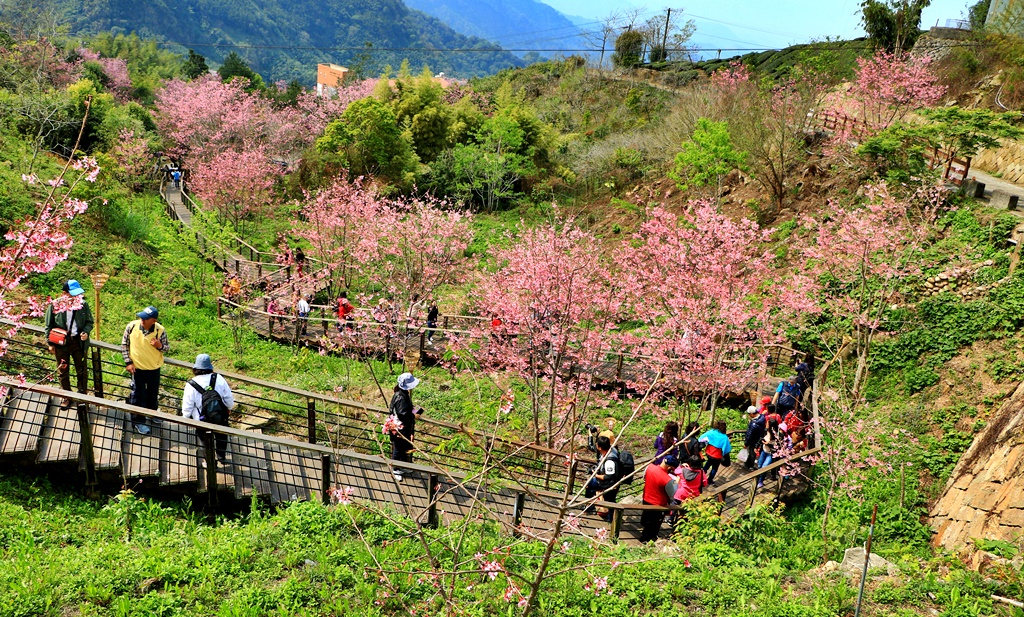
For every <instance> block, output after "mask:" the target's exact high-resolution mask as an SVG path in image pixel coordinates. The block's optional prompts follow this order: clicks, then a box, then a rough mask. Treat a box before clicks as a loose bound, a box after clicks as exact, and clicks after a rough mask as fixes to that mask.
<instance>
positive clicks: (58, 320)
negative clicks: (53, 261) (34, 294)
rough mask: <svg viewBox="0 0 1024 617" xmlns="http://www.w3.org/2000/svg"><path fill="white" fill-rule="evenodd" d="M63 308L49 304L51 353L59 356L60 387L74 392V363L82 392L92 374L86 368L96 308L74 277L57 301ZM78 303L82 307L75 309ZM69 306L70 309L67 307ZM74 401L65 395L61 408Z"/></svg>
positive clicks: (47, 319)
mask: <svg viewBox="0 0 1024 617" xmlns="http://www.w3.org/2000/svg"><path fill="white" fill-rule="evenodd" d="M57 304H59V305H61V307H62V308H60V309H55V308H54V303H50V305H49V306H47V307H46V315H45V317H44V319H45V322H46V341H47V343H48V345H49V349H50V353H52V354H53V355H54V357H55V358H56V359H57V374H58V376H59V379H60V387H61V388H62V389H64V390H67V391H68V392H70V391H71V364H72V363H74V365H75V377H76V379H77V380H78V393H79V394H86V393H87V391H88V383H89V375H88V373H87V371H86V365H85V354H86V351H87V350H88V348H89V332H90V331H91V330H92V327H93V323H94V322H93V318H92V311H90V310H89V304H88V303H87V302H86V301H85V290H84V289H82V286H81V285H80V284H79V282H78V281H76V280H74V279H72V280H70V281H67V282H66V283H64V295H63V296H62V298H61V299H60V300H59V301H57ZM75 305H78V308H72V307H74V306H75ZM63 307H68V308H63ZM70 406H71V401H70V400H69V399H68V398H67V397H64V398H62V399H61V400H60V408H61V409H67V408H68V407H70Z"/></svg>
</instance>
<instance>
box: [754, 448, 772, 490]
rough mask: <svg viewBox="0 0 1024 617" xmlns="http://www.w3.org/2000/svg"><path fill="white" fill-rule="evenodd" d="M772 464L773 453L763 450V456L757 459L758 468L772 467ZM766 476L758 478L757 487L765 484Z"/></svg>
mask: <svg viewBox="0 0 1024 617" xmlns="http://www.w3.org/2000/svg"><path fill="white" fill-rule="evenodd" d="M771 464H772V453H771V452H765V451H764V449H762V450H761V455H760V456H758V457H757V468H758V469H761V468H762V467H767V466H768V465H771ZM765 475H767V474H761V475H760V476H758V478H757V485H758V486H761V485H762V484H764V477H765Z"/></svg>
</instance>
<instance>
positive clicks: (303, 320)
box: [295, 294, 309, 335]
mask: <svg viewBox="0 0 1024 617" xmlns="http://www.w3.org/2000/svg"><path fill="white" fill-rule="evenodd" d="M295 314H296V315H297V316H298V318H299V334H303V335H304V334H306V327H307V326H308V325H309V302H306V298H304V297H303V296H302V295H298V294H297V295H296V296H295Z"/></svg>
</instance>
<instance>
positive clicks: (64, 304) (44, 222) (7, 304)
mask: <svg viewBox="0 0 1024 617" xmlns="http://www.w3.org/2000/svg"><path fill="white" fill-rule="evenodd" d="M86 115H87V116H88V114H86ZM82 126H83V127H84V126H85V121H84V120H83V122H82ZM76 145H77V144H76ZM99 172H100V168H99V166H98V165H97V164H96V161H95V160H94V159H91V158H88V157H82V158H77V159H71V160H68V161H67V163H66V164H65V165H64V168H63V169H62V170H61V173H60V174H59V175H58V176H57V177H56V178H52V179H50V180H47V181H45V182H43V181H41V180H40V178H38V177H37V176H35V175H33V174H26V175H23V176H22V180H24V181H25V182H26V183H28V184H29V185H32V186H43V185H46V186H48V188H46V189H45V190H44V193H43V195H44V197H43V199H42V201H40V202H39V203H38V204H37V208H36V212H35V214H34V215H32V216H30V217H28V218H26V219H24V220H20V221H15V222H14V224H13V225H11V227H10V229H9V230H8V231H7V232H6V233H5V234H4V240H5V241H6V242H5V244H4V245H3V246H2V247H0V317H3V318H4V319H7V320H10V321H11V322H13V323H14V325H13V326H12V327H11V328H10V329H9V331H8V333H7V337H12V336H13V335H14V332H15V331H16V330H17V329H18V327H19V326H20V325H21V324H22V323H23V322H24V320H25V319H26V318H28V317H39V316H41V315H42V314H43V312H44V310H45V308H46V304H47V302H46V301H41V300H39V299H38V298H37V297H35V296H31V295H30V296H28V298H26V299H25V300H24V301H19V300H16V299H14V298H13V297H12V295H14V293H15V291H16V290H17V288H18V287H19V286H20V285H21V283H22V282H23V281H24V280H25V278H26V277H29V276H31V275H33V274H45V273H47V272H50V271H51V270H53V268H54V267H55V266H56V265H57V264H58V263H60V262H62V261H64V260H65V259H67V257H68V252H69V251H70V250H71V246H72V244H73V241H72V239H71V235H70V234H69V233H68V227H69V225H70V223H71V221H72V220H74V218H75V217H77V216H78V215H80V214H82V213H83V212H85V210H86V209H87V208H88V203H87V201H85V200H84V199H82V198H81V197H79V196H78V195H80V194H81V192H82V191H81V189H80V188H79V187H80V185H82V184H83V183H93V182H95V181H96V178H97V177H98V175H99ZM50 302H53V303H54V305H55V306H56V307H57V309H58V310H60V309H67V308H75V305H77V303H78V302H79V300H69V299H67V298H58V299H51V300H50ZM26 305H27V306H26ZM6 350H7V343H6V341H0V355H2V354H3V353H5V352H6Z"/></svg>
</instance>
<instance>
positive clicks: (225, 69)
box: [217, 52, 263, 88]
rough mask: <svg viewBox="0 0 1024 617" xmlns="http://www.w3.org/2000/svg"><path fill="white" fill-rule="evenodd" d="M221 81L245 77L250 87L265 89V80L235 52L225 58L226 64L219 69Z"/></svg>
mask: <svg viewBox="0 0 1024 617" xmlns="http://www.w3.org/2000/svg"><path fill="white" fill-rule="evenodd" d="M217 74H218V75H220V78H221V80H223V81H231V80H232V79H234V78H235V77H244V78H246V79H248V80H249V84H250V87H252V88H261V87H263V78H262V77H260V76H259V74H257V73H256V71H254V70H252V69H251V68H250V67H249V64H248V63H247V62H246V61H245V60H243V59H242V57H241V56H239V55H238V54H237V53H235V52H231V53H229V54H228V55H227V57H226V58H224V63H223V64H221V65H220V68H219V69H217Z"/></svg>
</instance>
